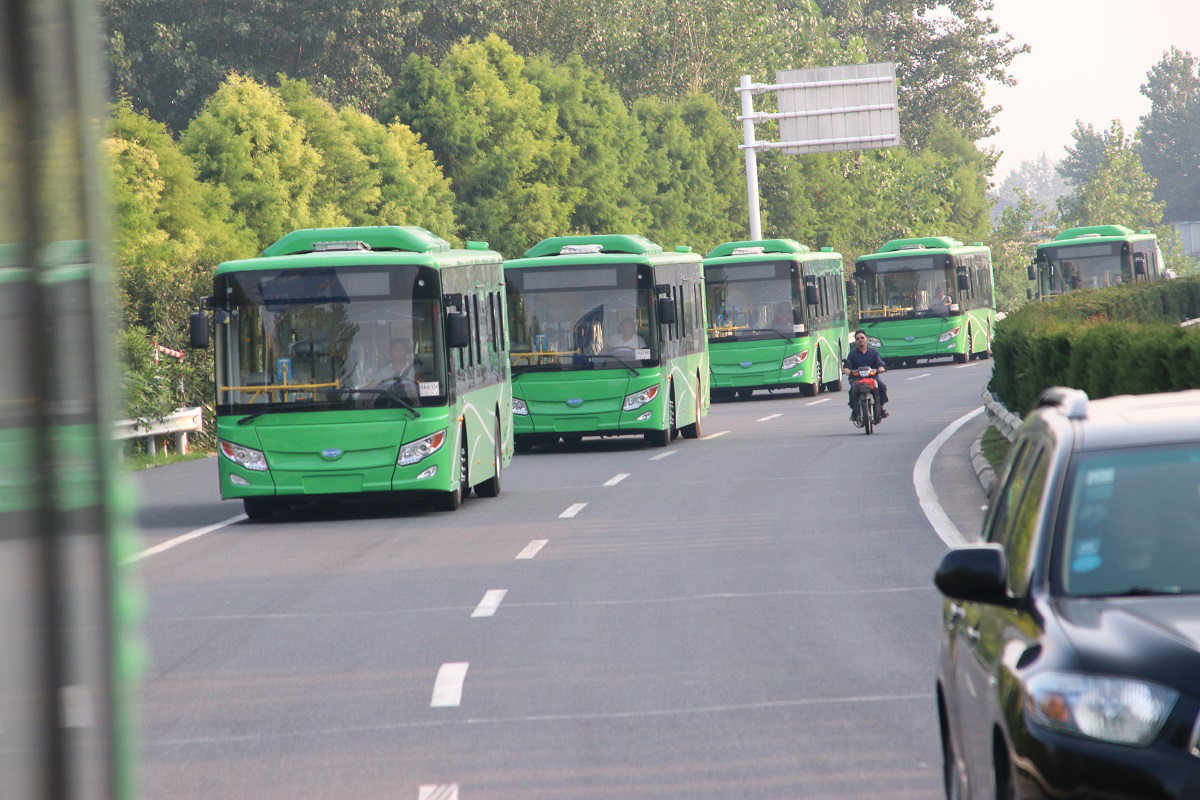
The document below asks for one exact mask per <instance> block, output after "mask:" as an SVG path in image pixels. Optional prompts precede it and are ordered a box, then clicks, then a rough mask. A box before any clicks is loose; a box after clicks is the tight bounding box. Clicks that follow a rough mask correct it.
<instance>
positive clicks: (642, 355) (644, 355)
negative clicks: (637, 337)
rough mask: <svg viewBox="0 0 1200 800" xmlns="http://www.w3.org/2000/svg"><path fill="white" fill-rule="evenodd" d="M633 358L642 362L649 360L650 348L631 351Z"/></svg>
mask: <svg viewBox="0 0 1200 800" xmlns="http://www.w3.org/2000/svg"><path fill="white" fill-rule="evenodd" d="M633 357H634V358H638V359H641V360H643V361H644V360H646V359H648V358H650V348H649V347H639V348H638V349H637V350H634V351H633Z"/></svg>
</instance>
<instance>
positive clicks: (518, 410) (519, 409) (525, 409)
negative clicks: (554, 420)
mask: <svg viewBox="0 0 1200 800" xmlns="http://www.w3.org/2000/svg"><path fill="white" fill-rule="evenodd" d="M512 400H513V413H514V414H520V415H521V416H522V417H528V416H529V406H527V405H525V401H524V400H522V399H521V398H519V397H514V398H513V399H512Z"/></svg>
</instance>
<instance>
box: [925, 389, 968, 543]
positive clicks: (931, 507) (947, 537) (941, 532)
mask: <svg viewBox="0 0 1200 800" xmlns="http://www.w3.org/2000/svg"><path fill="white" fill-rule="evenodd" d="M982 413H983V406H980V407H979V408H977V409H975V410H974V411H972V412H971V413H969V414H964V415H963V416H961V417H959V418H958V419H956V420H954V422H951V423H950V424H949V425H947V426H946V429H945V430H943V431H942V432H941V433H939V434H938V435H937V436H936V437H935V438H934V440H933V441H932V442H930V443H929V444H927V445H925V449H924V450H922V451H921V455H919V456H918V457H917V463H916V465H915V466H913V478H912V479H913V488H915V489H916V490H917V500H918V501H919V502H920V503H921V510H922V511H924V512H925V517H926V518H927V519H928V520H929V524H930V525H932V526H933V530H934V532H935V533H937V535H938V536H939V537H940V538H941V540H942V541H943V542H945V543H946V545H947V546H948V547H958V546H959V545H964V544H966V543H967V540H966V537H964V536H963V535H962V532H961V531H960V530H959V529H958V526H957V525H955V524H954V523H953V522H951V521H950V517H949V516H948V515H947V514H946V511H945V509H943V508H942V504H941V503H940V502H938V496H937V492H935V491H934V489H933V478H932V475H931V473H932V470H933V459H934V457H936V456H937V453H938V450H940V449H942V445H944V444H945V443H946V441H947V440H948V439H949V438H950V437H951V436H953V435H954V434H955V433H956V432H957V431H958V429H959V428H961V427H962V426H963V425H966V424H967V423H968V422H970V421H971V420H973V419H975V418H976V417H978V416H979V415H980V414H982Z"/></svg>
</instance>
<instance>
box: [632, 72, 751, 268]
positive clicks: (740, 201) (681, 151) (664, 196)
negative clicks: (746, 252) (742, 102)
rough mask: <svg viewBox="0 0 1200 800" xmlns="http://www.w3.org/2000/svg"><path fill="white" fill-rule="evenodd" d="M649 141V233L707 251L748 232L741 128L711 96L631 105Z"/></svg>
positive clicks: (650, 100)
mask: <svg viewBox="0 0 1200 800" xmlns="http://www.w3.org/2000/svg"><path fill="white" fill-rule="evenodd" d="M633 111H634V114H635V115H636V116H637V118H638V119H639V120H640V121H641V124H642V129H643V131H644V132H645V136H646V140H647V142H648V144H649V150H648V153H647V162H646V168H647V171H648V174H649V175H650V176H652V178H653V179H654V180H655V181H656V183H657V186H656V189H655V193H654V196H653V197H652V198H651V199H650V211H651V218H652V222H651V226H650V230H649V232H648V234H647V235H648V236H649V237H650V238H651V239H653V240H654V241H656V242H659V243H660V244H662V245H663V246H664V247H671V246H674V245H680V244H687V245H691V246H693V247H696V248H697V249H700V250H708V249H709V248H711V247H714V246H716V245H717V244H720V243H721V242H725V241H729V240H732V239H741V238H744V237H745V236H746V235H747V229H748V227H749V211H748V209H747V199H746V191H745V183H744V172H743V171H742V161H741V158H740V156H739V152H738V147H737V146H738V142H739V139H740V137H739V135H738V134H739V131H738V130H737V129H736V128H735V127H734V125H733V123H732V121H731V120H730V119H729V117H728V115H726V114H723V113H722V112H721V109H720V108H718V107H717V103H716V101H715V100H713V98H712V97H711V96H709V95H706V94H696V95H692V96H691V97H689V98H687V99H685V100H682V101H671V100H665V99H663V98H657V97H644V98H642V99H640V100H638V101H637V102H636V103H634V106H633Z"/></svg>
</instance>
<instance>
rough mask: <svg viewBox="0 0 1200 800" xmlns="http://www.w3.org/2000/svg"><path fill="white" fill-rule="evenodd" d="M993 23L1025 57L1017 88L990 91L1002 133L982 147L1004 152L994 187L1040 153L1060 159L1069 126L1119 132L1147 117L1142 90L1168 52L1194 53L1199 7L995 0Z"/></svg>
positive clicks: (1161, 1)
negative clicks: (1116, 124) (1118, 126)
mask: <svg viewBox="0 0 1200 800" xmlns="http://www.w3.org/2000/svg"><path fill="white" fill-rule="evenodd" d="M994 4H995V8H994V9H993V11H992V18H993V19H994V20H996V22H997V24H998V25H999V26H1000V30H1001V31H1005V32H1007V33H1011V34H1012V35H1013V38H1014V40H1015V41H1016V43H1018V44H1020V43H1024V44H1028V45H1029V46H1030V47H1031V48H1032V52H1029V53H1026V54H1024V55H1021V56H1018V57H1017V58H1016V60H1015V61H1014V62H1013V64H1012V68H1011V74H1012V76H1013V77H1015V78H1016V79H1017V85H1016V86H1012V87H1008V86H990V87H989V89H988V93H987V102H988V105H997V104H998V105H1001V106H1003V107H1004V110H1003V111H1001V112H1000V114H999V115H998V116H997V117H996V125H997V126H998V127H999V129H1000V132H999V133H998V134H997V135H996V136H995V137H993V138H992V139H989V140H987V141H986V142H985V144H991V145H994V146H996V147H997V148H999V149H1000V150H1003V151H1004V155H1003V156H1002V157H1001V159H1000V164H999V166H998V167H997V168H996V174H995V178H996V181H997V182H999V181H1001V180H1003V179H1004V177H1005V176H1006V175H1007V174H1008V173H1009V171H1010V170H1013V169H1015V168H1016V167H1018V166H1020V164H1021V162H1022V161H1027V160H1031V159H1034V158H1037V157H1038V155H1039V154H1040V153H1042V152H1045V153H1046V155H1047V156H1048V157H1049V158H1050V160H1051V161H1052V162H1054V161H1058V160H1059V159H1061V158H1062V157H1063V155H1065V152H1064V150H1063V148H1064V147H1065V146H1066V145H1068V144H1071V142H1072V139H1071V131H1072V130H1074V128H1075V120H1077V119H1079V120H1082V121H1083V123H1084V124H1085V125H1086V124H1087V123H1089V122H1090V123H1092V124H1093V125H1094V126H1095V127H1096V128H1107V127H1108V126H1109V124H1110V123H1111V122H1112V121H1113V120H1114V119H1119V120H1121V122H1122V123H1124V125H1125V130H1126V131H1132V130H1133V129H1134V128H1135V127H1137V125H1138V120H1139V118H1140V117H1141V116H1142V115H1143V114H1145V113H1146V112H1148V111H1149V110H1150V101H1149V100H1148V99H1147V98H1146V97H1145V96H1144V95H1142V93H1141V92H1140V91H1139V87H1140V86H1141V85H1142V84H1143V83H1144V82H1145V80H1146V73H1147V71H1149V69H1150V68H1151V67H1152V66H1154V64H1156V63H1158V61H1159V60H1161V59H1162V57H1163V54H1164V53H1165V52H1166V51H1167V49H1168V48H1170V46H1171V45H1174V46H1176V47H1178V48H1179V49H1181V50H1185V51H1189V52H1191V53H1192V54H1193V55H1197V56H1200V0H1140V2H1130V0H994Z"/></svg>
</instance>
